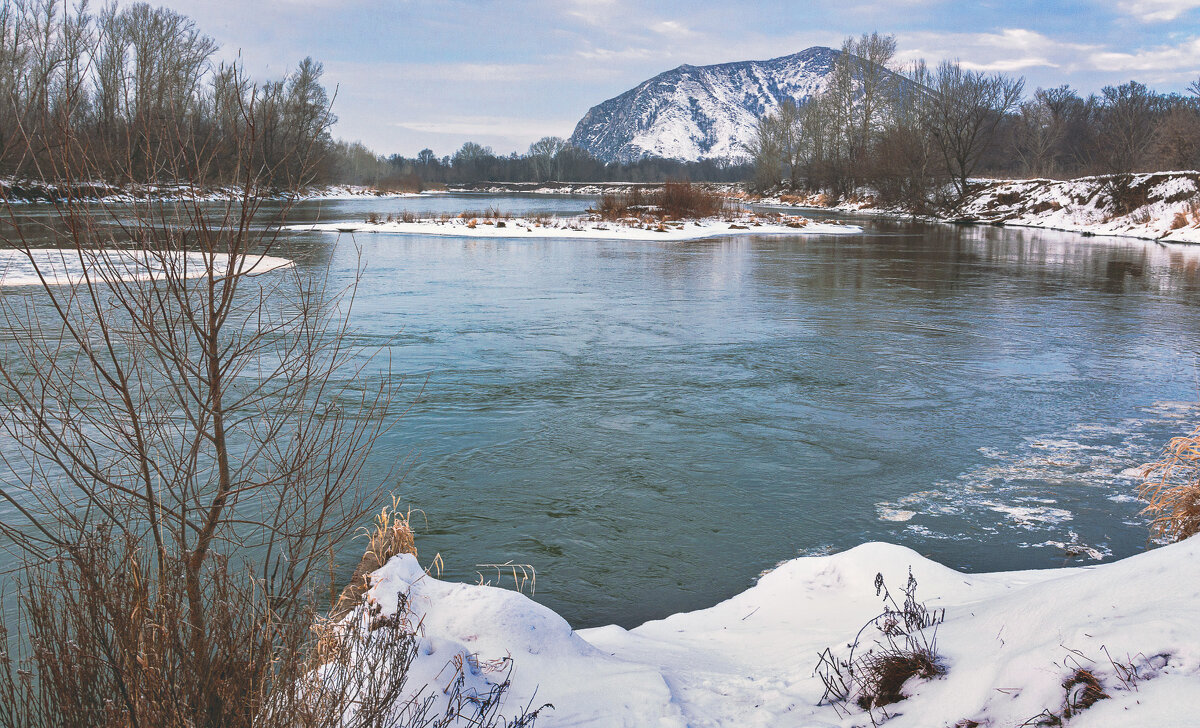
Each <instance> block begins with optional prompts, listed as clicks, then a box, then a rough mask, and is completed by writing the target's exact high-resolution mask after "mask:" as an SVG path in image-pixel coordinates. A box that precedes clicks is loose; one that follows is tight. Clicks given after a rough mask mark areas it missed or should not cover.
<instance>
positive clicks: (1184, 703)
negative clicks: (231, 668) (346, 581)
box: [368, 537, 1200, 728]
mask: <svg viewBox="0 0 1200 728" xmlns="http://www.w3.org/2000/svg"><path fill="white" fill-rule="evenodd" d="M910 569H911V571H912V574H913V575H914V576H915V578H916V579H917V581H918V584H919V586H918V590H917V598H918V600H921V601H924V602H925V603H926V604H927V606H929V607H930V608H936V609H945V621H944V623H942V624H941V626H940V628H939V629H938V632H937V642H936V646H937V652H938V654H939V655H940V658H939V660H940V665H941V667H942V668H944V670H945V673H944V675H943V676H941V677H937V678H934V679H931V680H919V679H914V680H911V681H909V682H908V683H907V684H906V685H905V688H904V691H903V692H904V693H905V694H906V695H908V696H909V697H908V699H906V700H904V701H902V702H899V703H895V704H893V705H892V706H889V710H888V716H889V717H887V719H886V725H888V726H896V728H901V727H905V726H907V727H912V728H916V727H920V728H940V727H943V726H944V727H946V728H950V727H951V726H976V725H979V726H997V727H999V726H1004V727H1012V728H1015V727H1016V726H1027V725H1060V723H1053V722H1041V723H1039V722H1038V720H1039V719H1042V720H1046V721H1050V720H1052V716H1057V717H1058V718H1059V719H1062V720H1063V721H1064V723H1065V724H1066V725H1069V726H1079V727H1080V728H1089V727H1091V728H1098V727H1101V726H1186V725H1197V723H1198V721H1200V719H1198V718H1197V716H1200V629H1198V628H1197V625H1198V624H1200V537H1197V538H1192V539H1190V540H1187V541H1184V542H1182V543H1178V544H1174V545H1170V546H1165V547H1162V548H1158V549H1155V550H1152V551H1149V552H1146V553H1143V554H1139V555H1137V556H1133V557H1131V558H1128V559H1125V560H1123V561H1118V562H1113V563H1108V564H1103V565H1098V566H1091V567H1081V568H1069V569H1050V570H1044V571H1020V572H1008V573H994V574H971V575H968V574H962V573H959V572H957V571H954V570H952V569H949V568H946V567H944V566H941V565H939V564H937V563H934V562H932V561H930V560H928V559H925V558H923V557H922V556H920V555H919V554H917V553H916V552H914V551H911V550H909V549H907V548H904V547H901V546H893V545H888V544H882V543H870V544H865V545H863V546H859V547H858V548H855V549H852V550H850V551H847V552H844V553H841V554H836V555H833V556H814V557H804V558H798V559H795V560H793V561H789V562H786V563H784V564H782V565H780V566H779V567H777V568H775V569H774V570H772V571H770V572H768V573H766V574H764V575H763V576H762V577H761V578H760V579H759V581H758V583H757V584H756V585H755V586H754V587H752V588H751V589H749V590H747V591H745V592H743V593H742V594H739V595H737V596H735V597H733V598H731V599H729V600H727V601H725V602H722V603H720V604H718V605H716V606H714V607H711V608H709V609H704V610H701V611H697V612H691V613H687V614H676V615H673V616H670V617H668V618H666V619H663V620H661V621H654V622H648V623H646V624H644V625H642V626H640V627H637V628H636V629H633V630H628V631H626V630H624V629H621V628H620V627H615V626H609V627H600V628H596V629H585V630H579V631H573V630H572V629H571V627H570V625H568V624H567V623H566V622H565V621H564V620H563V619H562V618H561V617H559V616H558V615H557V614H555V613H554V612H552V611H551V610H549V609H547V608H546V607H543V606H541V605H539V604H537V603H536V602H534V601H532V600H531V599H529V598H527V597H525V596H523V595H522V594H519V593H517V592H515V591H510V590H507V589H501V588H496V587H491V586H479V585H474V584H454V583H447V582H443V581H439V580H438V579H435V578H433V577H432V576H429V575H427V574H426V572H425V571H424V570H423V569H422V568H421V567H420V565H419V564H418V562H417V560H416V559H415V558H414V557H412V556H410V555H401V556H397V557H395V558H393V559H392V560H391V561H389V562H388V563H387V564H386V565H385V566H384V567H383V568H382V569H380V570H379V571H377V572H375V573H374V574H373V575H372V577H371V578H372V581H373V584H374V586H373V588H372V589H371V591H370V592H369V594H368V599H369V600H371V601H374V602H377V603H378V604H379V606H381V607H382V608H383V610H384V612H385V613H386V612H388V611H389V610H390V611H394V609H395V605H396V604H397V601H398V600H397V596H398V595H399V594H405V595H407V596H408V605H409V609H410V610H411V614H410V617H409V623H410V624H419V640H420V651H419V656H418V658H417V659H416V661H415V663H414V665H413V667H412V670H411V672H410V682H409V685H410V686H417V685H429V686H430V690H431V691H432V694H435V695H441V693H440V689H441V688H443V687H445V685H446V684H447V683H448V682H449V681H450V680H452V679H453V678H454V676H455V674H456V670H455V668H454V666H455V665H457V664H462V665H466V668H464V670H465V672H464V674H465V677H466V678H467V686H468V689H475V690H478V691H479V692H480V693H483V692H485V691H486V690H488V689H489V687H490V686H491V685H493V684H495V683H497V682H500V681H502V680H503V679H504V676H505V675H506V674H507V673H508V667H507V665H511V680H512V686H511V691H510V693H509V696H508V700H507V707H506V711H505V712H506V713H509V714H512V713H515V712H517V711H518V710H519V709H520V708H523V707H524V706H525V705H526V704H527V703H529V702H530V701H532V703H533V705H534V707H536V706H537V705H541V704H543V703H547V702H548V703H553V704H554V710H552V711H547V712H545V713H543V714H542V716H541V717H540V718H539V719H538V721H537V725H538V726H543V727H545V728H550V727H553V726H657V727H660V728H662V727H666V726H692V727H699V726H738V727H739V728H744V727H747V726H773V727H777V726H863V725H871V716H870V715H868V714H867V713H866V712H865V711H863V710H862V709H860V708H858V707H855V706H850V707H843V708H841V710H840V711H839V709H838V708H835V707H834V706H831V705H828V704H819V703H820V700H821V697H822V693H823V690H824V688H823V685H822V683H821V681H820V679H819V677H817V676H816V675H814V667H815V666H816V664H817V654H818V652H820V651H821V650H824V649H825V648H826V647H831V648H832V649H833V651H834V654H835V655H837V656H839V657H844V656H845V655H846V653H847V644H848V643H850V642H852V641H853V640H854V639H855V636H856V634H857V633H858V631H859V629H860V628H862V627H863V625H864V624H867V623H868V622H869V621H870V620H871V619H872V618H873V617H875V616H876V615H878V614H879V613H880V611H881V609H880V607H881V604H880V600H879V599H878V598H877V596H876V593H875V587H874V581H875V575H876V573H881V574H882V575H883V577H884V578H885V580H886V583H887V584H888V585H889V587H890V588H891V590H892V591H893V593H898V592H899V591H900V588H901V587H902V586H903V585H904V583H905V580H906V579H907V577H908V573H909V570H910ZM543 578H545V577H543ZM879 636H880V635H879V632H878V631H877V630H875V628H874V627H869V628H868V629H866V630H864V632H863V636H862V638H861V644H862V647H860V650H861V649H864V648H865V647H867V646H869V645H870V644H872V643H873V640H874V639H875V638H878V637H879ZM506 657H507V658H511V662H503V663H502V662H501V660H502V659H503V658H506ZM502 665H503V667H501V666H502ZM448 666H449V667H448ZM1080 669H1084V670H1088V671H1090V672H1091V673H1092V674H1093V675H1094V676H1095V677H1096V679H1097V680H1098V681H1099V683H1100V685H1101V686H1102V688H1103V690H1104V692H1105V693H1106V694H1107V696H1108V697H1107V698H1105V699H1102V700H1099V701H1098V702H1096V703H1095V704H1094V705H1092V706H1091V707H1088V708H1086V709H1082V710H1079V711H1078V712H1077V713H1075V714H1074V715H1072V716H1070V717H1069V719H1068V718H1065V717H1064V713H1065V709H1066V707H1067V705H1068V701H1069V700H1071V701H1073V702H1074V701H1075V700H1076V699H1077V698H1078V690H1079V688H1078V686H1076V687H1075V688H1074V689H1073V691H1072V692H1073V694H1072V696H1070V697H1069V696H1068V689H1067V688H1066V687H1064V684H1065V683H1066V682H1067V681H1068V680H1069V679H1070V678H1071V677H1072V676H1073V675H1075V674H1076V671H1077V670H1080ZM426 694H427V695H428V694H430V692H427V693H426ZM874 717H875V719H876V720H877V721H883V720H884V719H885V716H884V715H883V714H882V713H881V711H880V710H879V709H878V708H877V709H876V711H875V716H874ZM1039 717H1040V718H1039ZM464 725H465V723H464Z"/></svg>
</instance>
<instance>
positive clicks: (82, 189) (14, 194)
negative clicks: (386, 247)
mask: <svg viewBox="0 0 1200 728" xmlns="http://www.w3.org/2000/svg"><path fill="white" fill-rule="evenodd" d="M244 192H245V190H244V189H242V188H241V187H237V186H219V187H206V188H202V189H200V188H196V187H193V186H192V185H187V184H169V183H164V184H125V185H116V184H110V183H107V182H81V183H79V184H75V185H71V186H70V187H69V188H64V187H62V186H61V185H57V184H53V183H49V182H41V181H38V180H30V179H17V178H11V177H9V178H0V200H2V201H3V202H6V203H8V204H14V205H20V204H38V203H42V204H45V203H52V202H63V201H65V200H67V199H68V198H69V199H72V200H74V201H75V202H83V203H101V202H103V203H112V204H137V203H143V202H153V201H159V202H176V201H189V202H224V201H229V200H237V199H240V198H241V197H242V195H243V193H244ZM421 194H436V192H434V191H430V192H426V193H419V192H399V191H388V190H381V189H378V188H375V187H370V186H365V185H317V186H312V187H305V188H303V189H301V190H300V191H298V192H297V191H279V192H267V193H266V194H264V195H263V196H262V199H267V200H355V199H366V198H371V199H374V198H382V199H388V198H403V197H419V196H420V195H421Z"/></svg>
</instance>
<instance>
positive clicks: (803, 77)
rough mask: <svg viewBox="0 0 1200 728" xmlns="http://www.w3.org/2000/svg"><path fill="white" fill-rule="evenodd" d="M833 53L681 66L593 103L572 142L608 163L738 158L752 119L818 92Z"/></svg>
mask: <svg viewBox="0 0 1200 728" xmlns="http://www.w3.org/2000/svg"><path fill="white" fill-rule="evenodd" d="M839 55H841V51H837V50H834V49H832V48H826V47H824V46H813V47H811V48H806V49H805V50H802V51H800V52H798V53H792V54H790V55H786V56H779V57H777V58H771V59H767V60H762V61H731V62H726V63H717V64H712V65H707V66H694V65H691V64H686V63H685V64H682V65H680V66H677V67H675V68H672V69H671V70H669V71H664V72H662V73H660V74H658V75H656V76H654V77H652V78H649V79H647V80H645V81H643V82H642V83H640V84H638V85H637V86H634V87H633V88H631V89H629V90H628V91H625V92H624V93H622V94H619V95H617V96H614V97H613V98H611V99H608V100H606V101H604V102H601V103H599V104H597V105H595V106H593V107H592V108H591V109H589V110H588V112H587V113H586V114H584V116H583V118H582V119H580V120H579V123H578V124H577V125H576V126H575V131H574V133H573V134H572V135H571V139H570V143H571V144H572V145H574V146H576V147H579V148H581V149H584V150H586V151H587V152H589V153H590V154H592V156H594V157H596V158H598V159H601V160H604V161H606V162H633V161H637V160H638V159H642V158H645V157H665V158H669V159H680V160H684V161H698V160H702V159H729V160H737V159H742V158H744V157H745V156H746V151H745V144H746V143H747V142H748V141H749V140H750V138H751V136H752V135H753V133H754V126H755V123H756V122H757V120H758V118H759V117H760V116H762V115H764V114H766V113H769V112H770V111H773V110H774V109H776V108H778V106H779V104H780V103H781V102H782V101H783V100H784V99H791V100H793V101H795V102H797V103H803V102H804V101H807V100H808V99H809V98H811V97H812V96H813V95H814V94H817V93H819V92H820V91H822V90H823V89H824V88H825V85H826V83H827V79H828V76H829V74H830V73H831V72H832V70H833V66H834V62H835V61H836V59H837V57H838V56H839Z"/></svg>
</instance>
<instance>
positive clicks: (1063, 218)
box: [762, 172, 1200, 243]
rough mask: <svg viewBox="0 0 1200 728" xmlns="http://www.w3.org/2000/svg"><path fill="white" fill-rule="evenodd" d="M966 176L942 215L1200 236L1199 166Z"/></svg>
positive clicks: (868, 205)
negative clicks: (965, 189)
mask: <svg viewBox="0 0 1200 728" xmlns="http://www.w3.org/2000/svg"><path fill="white" fill-rule="evenodd" d="M973 182H974V184H976V185H977V188H976V190H975V191H974V192H972V194H971V195H970V196H969V197H968V199H967V200H966V202H965V203H964V204H963V205H962V206H961V207H960V208H959V209H958V210H956V211H955V212H954V213H953V214H952V215H951V216H950V217H949V219H953V220H955V221H960V222H981V223H991V224H998V225H1012V226H1017V227H1033V228H1046V229H1052V230H1066V231H1069V232H1078V233H1084V234H1090V235H1113V236H1120V237H1133V238H1144V239H1148V240H1161V241H1163V242H1175V243H1200V172H1156V173H1152V174H1134V175H1127V176H1126V177H1124V178H1117V177H1113V176H1100V177H1081V178H1079V179H1074V180H1066V181H1057V180H1048V179H1034V180H1001V181H997V180H974V181H973ZM762 202H765V203H768V204H785V205H794V206H799V207H822V208H827V209H833V210H844V211H847V212H849V211H854V212H867V213H870V212H880V213H893V214H902V213H901V212H900V211H896V210H888V209H884V208H880V207H878V206H877V205H876V204H875V201H874V200H873V199H872V197H871V196H870V194H862V195H859V196H858V197H856V198H855V199H853V200H851V201H848V202H845V203H842V204H837V205H830V204H829V201H828V199H827V198H826V197H825V196H824V195H813V196H794V195H783V196H778V197H773V198H767V199H764V200H762Z"/></svg>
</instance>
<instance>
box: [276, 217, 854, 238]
mask: <svg viewBox="0 0 1200 728" xmlns="http://www.w3.org/2000/svg"><path fill="white" fill-rule="evenodd" d="M286 229H287V230H295V231H305V232H308V231H315V232H329V233H392V234H400V235H453V236H455V237H472V238H515V239H520V238H578V239H583V240H661V241H664V242H681V241H686V240H700V239H703V238H714V237H722V236H728V235H799V234H806V235H846V234H853V233H860V232H862V228H861V227H858V226H856V225H843V224H831V223H818V222H814V221H812V220H809V219H807V218H803V217H795V216H786V217H783V218H777V219H772V218H763V219H758V218H752V217H748V218H740V217H739V218H736V219H722V218H705V219H702V220H688V221H686V222H685V221H672V222H665V223H657V222H640V221H637V220H628V221H618V222H612V221H606V220H599V219H597V218H595V217H593V216H587V215H585V216H578V217H549V218H542V219H534V218H511V219H475V218H470V219H463V218H447V219H442V220H413V221H411V222H405V221H404V220H381V221H378V222H352V221H351V222H331V223H317V224H304V225H289V226H287V227H286Z"/></svg>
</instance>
